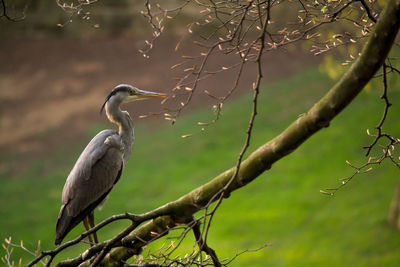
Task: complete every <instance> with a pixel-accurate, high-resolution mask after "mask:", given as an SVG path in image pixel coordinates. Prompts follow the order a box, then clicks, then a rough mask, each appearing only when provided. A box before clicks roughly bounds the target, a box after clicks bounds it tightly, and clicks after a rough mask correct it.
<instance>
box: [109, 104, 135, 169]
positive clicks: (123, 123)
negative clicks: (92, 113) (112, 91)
mask: <svg viewBox="0 0 400 267" xmlns="http://www.w3.org/2000/svg"><path fill="white" fill-rule="evenodd" d="M106 112H107V117H108V119H109V120H110V121H111V122H112V123H114V124H116V125H117V126H118V133H119V135H120V136H121V140H122V143H123V144H124V163H126V162H127V161H128V159H129V157H130V155H131V152H132V145H133V138H134V137H133V134H134V132H133V122H132V119H131V117H130V116H129V113H128V112H127V111H122V110H121V109H120V108H119V107H118V108H115V109H108V108H107V109H106Z"/></svg>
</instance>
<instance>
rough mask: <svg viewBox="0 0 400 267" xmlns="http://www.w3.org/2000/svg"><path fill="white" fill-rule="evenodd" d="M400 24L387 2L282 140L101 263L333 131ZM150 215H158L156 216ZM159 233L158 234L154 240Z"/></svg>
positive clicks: (398, 10)
mask: <svg viewBox="0 0 400 267" xmlns="http://www.w3.org/2000/svg"><path fill="white" fill-rule="evenodd" d="M399 25H400V0H388V1H387V2H386V5H385V8H384V10H383V11H382V13H381V14H380V16H379V19H378V21H377V24H376V26H375V29H374V31H373V32H372V33H371V35H370V37H369V40H368V42H367V44H366V45H365V47H364V49H363V51H362V53H361V56H360V57H359V58H358V59H357V60H356V61H355V63H354V64H353V65H352V66H351V67H350V69H349V70H348V71H347V72H346V74H345V75H343V77H342V78H341V79H340V80H339V81H338V82H337V83H336V84H335V85H334V86H333V87H332V88H331V89H330V90H329V92H328V93H327V94H326V95H325V96H324V97H322V98H321V99H320V101H318V102H317V103H316V104H315V105H314V106H313V107H312V108H311V109H310V110H309V111H308V112H307V113H305V114H304V115H303V116H301V117H299V118H298V119H297V120H296V121H294V122H293V123H292V124H291V125H290V126H289V127H288V128H286V129H285V130H284V131H283V132H282V133H281V134H280V135H279V136H277V137H275V138H274V139H272V140H271V141H269V142H268V143H266V144H264V145H262V146H261V147H259V148H258V149H257V150H256V151H254V152H253V153H252V154H251V155H250V156H249V157H248V158H247V159H246V160H244V161H243V162H242V163H241V164H240V168H236V166H235V167H232V168H231V169H229V170H227V171H225V172H223V173H221V174H220V175H218V176H217V177H215V178H214V179H213V180H211V181H210V182H208V183H207V184H204V185H202V186H200V187H198V188H196V189H195V190H193V191H192V192H190V193H188V194H186V195H184V196H182V197H181V198H179V199H177V200H175V201H172V202H170V203H167V204H166V205H164V206H162V207H160V208H158V209H156V211H157V212H156V213H157V214H159V215H163V216H161V217H158V218H156V219H153V220H151V221H148V222H147V223H146V224H144V225H142V226H140V227H139V228H136V229H135V230H133V231H132V232H131V233H130V234H129V235H127V236H126V237H124V238H122V240H121V242H117V243H118V244H121V246H120V247H117V248H115V249H114V250H111V251H110V252H109V253H108V254H107V255H105V257H104V259H103V261H102V264H104V265H105V266H120V263H121V262H124V261H125V260H127V259H129V258H130V257H132V256H133V255H136V254H138V253H139V252H138V251H140V248H141V247H143V246H144V245H146V244H147V243H148V242H151V241H152V240H155V239H157V238H159V237H161V236H163V235H165V234H166V233H168V231H169V229H170V228H172V227H174V226H175V225H177V224H179V223H182V222H184V221H185V220H186V219H187V218H189V217H191V216H192V215H193V214H194V213H195V212H197V211H199V210H201V209H203V208H204V207H207V205H208V204H209V202H210V199H212V198H215V195H216V194H218V192H220V191H221V190H222V189H223V188H225V186H227V185H228V184H229V186H227V187H226V191H225V192H226V193H227V194H229V193H231V192H232V191H234V190H236V189H238V188H240V187H243V186H245V185H246V184H248V183H250V182H251V181H253V180H254V179H255V178H257V177H258V176H259V175H260V174H262V173H263V172H265V171H266V170H269V169H270V168H271V166H272V164H273V163H275V162H276V161H278V160H279V159H281V158H283V157H284V156H286V155H288V154H290V153H292V152H293V151H294V150H295V149H296V148H297V147H299V146H300V145H301V144H302V143H303V142H304V141H306V140H307V139H308V138H310V137H311V136H312V135H313V134H314V133H316V132H317V131H319V130H320V129H322V128H324V127H328V126H329V123H330V121H331V120H333V118H334V117H336V116H337V115H338V114H339V113H340V112H341V111H342V110H343V109H344V108H345V107H346V106H347V105H348V104H349V103H350V102H351V101H352V100H353V99H354V98H355V97H356V96H357V95H358V94H359V93H360V91H361V90H362V89H363V87H364V86H365V85H366V84H367V82H368V81H369V80H370V79H371V78H372V77H373V75H374V74H375V73H376V71H377V70H378V69H379V68H380V67H381V66H382V64H383V62H384V60H385V58H386V57H387V55H388V53H389V51H390V49H391V46H392V44H393V42H394V39H395V37H396V34H397V32H398V30H399ZM237 169H239V172H238V174H237V175H236V176H235V179H233V180H232V181H231V178H232V177H233V176H234V174H235V171H236V170H237ZM215 200H216V199H215ZM150 213H153V214H156V213H154V211H153V212H150ZM124 231H125V230H124ZM154 233H157V234H156V235H154ZM107 242H108V241H106V242H105V243H107ZM95 248H96V246H95V247H93V248H91V249H89V250H88V251H89V252H90V251H92V250H94V249H95ZM103 248H104V246H103ZM86 253H87V252H85V253H84V254H86ZM92 255H94V254H92ZM85 259H87V257H85ZM83 261H84V260H83V257H82V255H80V256H79V257H77V258H75V259H71V260H68V261H64V262H61V263H60V264H59V265H58V266H77V265H78V264H80V263H81V262H83ZM88 265H90V263H89V262H87V261H86V262H85V263H83V264H82V265H80V266H88Z"/></svg>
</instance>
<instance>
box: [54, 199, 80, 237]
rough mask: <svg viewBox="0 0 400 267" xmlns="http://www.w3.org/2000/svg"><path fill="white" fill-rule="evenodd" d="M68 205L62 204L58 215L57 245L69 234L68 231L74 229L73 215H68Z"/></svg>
mask: <svg viewBox="0 0 400 267" xmlns="http://www.w3.org/2000/svg"><path fill="white" fill-rule="evenodd" d="M65 207H66V205H62V206H61V209H60V214H59V215H58V220H57V224H56V240H55V241H54V244H55V245H59V244H61V242H62V241H63V239H64V237H65V236H66V235H67V234H68V232H69V231H70V230H71V229H72V227H74V226H75V225H74V226H71V225H72V223H71V222H72V219H73V217H71V216H68V212H67V211H66V209H65Z"/></svg>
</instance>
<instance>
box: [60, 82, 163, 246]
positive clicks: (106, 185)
mask: <svg viewBox="0 0 400 267" xmlns="http://www.w3.org/2000/svg"><path fill="white" fill-rule="evenodd" d="M152 97H165V95H164V94H160V93H154V92H148V91H143V90H139V89H137V88H135V87H133V86H131V85H127V84H120V85H118V86H117V87H115V88H114V89H113V90H112V91H111V93H110V94H109V95H108V96H107V98H106V100H105V102H104V104H103V106H102V107H101V110H100V112H102V111H103V109H105V110H106V114H107V118H108V119H109V120H110V121H111V122H112V123H114V124H116V125H117V127H118V131H115V130H103V131H101V132H100V133H98V134H97V135H96V136H95V137H94V138H93V139H92V140H91V141H90V142H89V144H88V145H87V146H86V148H85V149H84V150H83V152H82V154H81V155H80V156H79V158H78V160H77V162H76V163H75V166H74V167H73V168H72V171H71V173H70V174H69V176H68V178H67V180H66V182H65V185H64V189H63V192H62V206H61V209H60V213H59V215H58V219H57V224H56V239H55V242H54V243H55V244H56V245H59V244H60V243H61V242H62V240H63V239H64V237H65V236H66V235H67V234H68V233H69V232H70V231H71V229H72V228H74V227H75V226H76V225H78V224H79V223H80V222H81V221H83V225H84V226H85V228H86V230H89V229H90V227H94V209H95V208H96V207H97V206H99V205H100V204H102V202H104V201H105V199H106V197H107V195H108V194H109V193H110V191H111V190H112V189H113V187H114V185H115V184H116V183H117V182H118V180H119V178H120V176H121V173H122V171H123V169H124V167H125V165H126V162H127V161H128V158H129V156H130V154H131V150H132V145H133V139H134V136H133V123H132V119H131V117H130V116H129V113H128V112H127V111H122V110H121V109H120V105H121V104H122V103H126V102H131V101H135V100H142V99H147V98H152ZM88 237H89V242H90V244H92V242H93V241H92V239H91V237H90V235H89V236H88ZM93 238H94V242H95V243H97V242H98V240H97V236H96V234H95V233H94V234H93Z"/></svg>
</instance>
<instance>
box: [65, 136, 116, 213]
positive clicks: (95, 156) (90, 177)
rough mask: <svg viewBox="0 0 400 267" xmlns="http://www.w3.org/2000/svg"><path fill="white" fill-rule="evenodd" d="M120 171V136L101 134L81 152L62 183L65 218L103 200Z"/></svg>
mask: <svg viewBox="0 0 400 267" xmlns="http://www.w3.org/2000/svg"><path fill="white" fill-rule="evenodd" d="M122 168H123V144H122V142H121V139H120V137H119V135H118V134H117V133H116V132H115V131H111V130H105V131H102V132H100V133H99V134H98V135H96V136H95V137H94V138H93V139H92V141H90V143H89V144H88V145H87V147H86V148H85V150H84V151H83V152H82V154H81V156H80V157H79V159H78V161H77V162H76V164H75V166H74V168H73V169H72V171H71V173H70V175H69V176H68V179H67V181H66V183H65V186H64V190H63V204H64V205H66V209H67V211H68V215H69V216H73V217H74V216H77V215H78V214H79V213H80V212H82V211H83V210H85V209H86V208H87V207H89V206H90V205H91V204H93V203H95V202H98V201H99V199H100V198H104V197H105V196H106V195H107V194H108V192H109V191H110V190H111V189H112V187H113V185H114V184H115V182H116V180H117V179H119V175H120V174H121V171H122ZM67 203H68V204H67Z"/></svg>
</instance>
